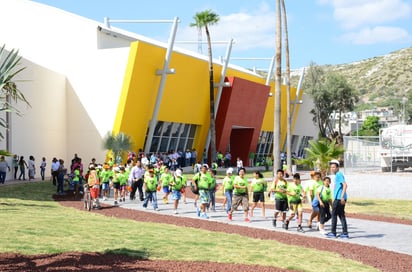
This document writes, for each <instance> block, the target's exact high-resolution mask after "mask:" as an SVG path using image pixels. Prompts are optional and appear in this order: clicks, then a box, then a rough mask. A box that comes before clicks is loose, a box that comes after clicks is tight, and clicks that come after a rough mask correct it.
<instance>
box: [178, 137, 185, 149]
mask: <svg viewBox="0 0 412 272" xmlns="http://www.w3.org/2000/svg"><path fill="white" fill-rule="evenodd" d="M177 149H178V150H186V138H180V140H179V145H178V146H177Z"/></svg>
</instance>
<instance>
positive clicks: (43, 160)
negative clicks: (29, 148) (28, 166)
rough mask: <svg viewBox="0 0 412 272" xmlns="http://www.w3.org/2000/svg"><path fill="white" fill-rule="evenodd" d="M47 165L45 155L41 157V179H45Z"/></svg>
mask: <svg viewBox="0 0 412 272" xmlns="http://www.w3.org/2000/svg"><path fill="white" fill-rule="evenodd" d="M46 165H47V163H46V158H45V157H43V158H42V159H41V163H40V176H41V180H44V175H45V173H46Z"/></svg>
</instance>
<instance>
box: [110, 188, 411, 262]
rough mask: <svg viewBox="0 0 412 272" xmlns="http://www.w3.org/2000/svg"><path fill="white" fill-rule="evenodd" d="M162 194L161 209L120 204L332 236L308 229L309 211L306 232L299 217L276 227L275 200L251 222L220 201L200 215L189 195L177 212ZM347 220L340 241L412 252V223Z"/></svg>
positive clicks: (256, 212)
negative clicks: (344, 236)
mask: <svg viewBox="0 0 412 272" xmlns="http://www.w3.org/2000/svg"><path fill="white" fill-rule="evenodd" d="M162 197H163V194H162V193H160V194H158V195H157V198H158V206H159V209H160V211H154V210H153V207H152V206H151V203H149V205H148V208H147V209H144V208H143V206H142V203H143V202H141V201H139V200H134V201H130V200H128V199H126V202H120V203H119V207H120V208H126V209H132V210H139V211H145V212H148V213H160V214H164V215H169V216H177V217H188V218H194V219H198V220H209V221H214V222H220V223H225V224H231V225H241V226H247V227H250V228H259V229H266V230H273V231H278V232H288V233H293V234H295V235H301V236H310V237H316V238H319V239H330V238H326V237H325V236H324V235H322V234H320V233H319V232H318V231H316V228H314V229H309V228H307V227H306V225H307V217H308V214H307V213H306V214H304V220H303V224H302V226H303V227H304V230H305V232H304V233H300V232H297V229H296V226H297V223H296V221H291V222H290V224H289V230H285V229H283V228H282V227H281V224H278V226H277V227H276V228H274V227H273V226H272V218H273V204H270V205H268V207H269V209H268V208H267V209H266V216H267V218H266V219H264V218H262V217H261V210H260V208H256V209H255V210H254V215H255V216H254V217H252V218H251V220H252V222H250V223H245V222H244V220H243V211H240V210H239V211H237V212H235V213H233V220H232V221H229V220H228V218H227V215H226V212H225V211H224V210H223V209H222V205H221V204H220V203H218V204H217V207H216V212H209V213H208V216H209V219H201V218H199V217H198V216H197V214H196V208H195V207H194V201H193V199H187V204H184V203H183V202H181V203H179V207H178V214H174V210H173V204H172V201H171V200H169V204H164V203H163V201H162ZM102 203H106V204H113V199H109V200H108V201H103V202H102ZM347 222H348V229H349V236H350V239H339V238H337V239H336V240H337V241H339V242H343V243H354V244H360V245H365V246H371V247H377V248H380V249H385V250H390V251H394V252H398V253H404V254H408V255H412V236H411V235H410V234H411V233H412V226H409V225H402V224H393V223H386V222H377V221H369V220H361V219H353V218H347ZM314 226H316V224H314ZM326 230H327V231H329V230H330V222H328V223H327V224H326ZM337 230H338V233H339V232H340V231H341V228H340V222H339V220H338V228H337Z"/></svg>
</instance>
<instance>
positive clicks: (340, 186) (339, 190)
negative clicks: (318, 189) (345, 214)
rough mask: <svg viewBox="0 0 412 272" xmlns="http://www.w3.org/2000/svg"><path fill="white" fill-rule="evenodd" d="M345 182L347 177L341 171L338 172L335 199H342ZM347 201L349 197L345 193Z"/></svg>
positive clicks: (344, 196)
mask: <svg viewBox="0 0 412 272" xmlns="http://www.w3.org/2000/svg"><path fill="white" fill-rule="evenodd" d="M343 183H345V177H344V176H343V174H342V173H341V172H337V173H336V175H335V190H334V193H333V199H341V198H342V190H343ZM343 198H344V199H345V201H346V200H347V199H348V196H347V195H346V192H345V194H344V195H343Z"/></svg>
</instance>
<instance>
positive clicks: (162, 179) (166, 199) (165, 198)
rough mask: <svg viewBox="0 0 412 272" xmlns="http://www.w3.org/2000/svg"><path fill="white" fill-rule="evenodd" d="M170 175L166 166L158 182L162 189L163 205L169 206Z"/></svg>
mask: <svg viewBox="0 0 412 272" xmlns="http://www.w3.org/2000/svg"><path fill="white" fill-rule="evenodd" d="M172 178H173V177H172V175H171V174H170V170H169V167H168V166H166V167H165V168H164V173H163V174H162V175H161V176H160V182H161V184H162V187H163V193H164V196H163V203H165V204H169V194H170V189H169V185H170V181H171V179H172Z"/></svg>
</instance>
